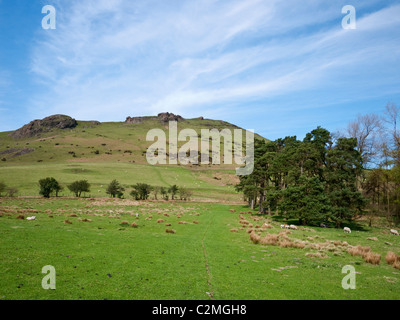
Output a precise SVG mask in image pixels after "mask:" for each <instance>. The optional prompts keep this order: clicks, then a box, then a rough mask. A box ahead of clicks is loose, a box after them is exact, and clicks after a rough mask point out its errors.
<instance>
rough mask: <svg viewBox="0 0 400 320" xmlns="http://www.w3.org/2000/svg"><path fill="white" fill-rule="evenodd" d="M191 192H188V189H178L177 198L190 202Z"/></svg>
mask: <svg viewBox="0 0 400 320" xmlns="http://www.w3.org/2000/svg"><path fill="white" fill-rule="evenodd" d="M192 195H193V192H192V191H190V190H189V189H186V188H182V187H181V188H179V198H180V199H181V200H185V201H186V200H190V198H191V197H192Z"/></svg>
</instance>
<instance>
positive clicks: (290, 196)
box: [237, 104, 400, 226]
mask: <svg viewBox="0 0 400 320" xmlns="http://www.w3.org/2000/svg"><path fill="white" fill-rule="evenodd" d="M399 123H400V108H398V107H397V106H396V105H394V104H388V105H386V107H385V110H384V112H383V113H382V114H381V115H379V114H366V115H358V116H357V119H356V120H355V121H352V122H350V123H349V124H348V126H347V128H345V129H343V130H341V131H337V132H334V133H330V132H329V131H327V130H325V129H323V128H320V127H318V128H317V129H315V130H313V131H312V132H310V133H308V134H307V135H306V137H305V138H304V140H302V141H299V140H297V138H296V137H286V138H284V139H277V140H276V141H272V142H261V141H256V142H255V169H254V172H253V174H252V175H250V176H243V177H240V183H239V185H238V186H237V190H239V191H242V192H243V194H244V196H245V198H246V199H247V201H248V202H249V205H250V206H251V207H252V208H255V207H258V210H259V212H260V213H266V212H268V213H271V212H272V211H274V210H276V211H277V212H278V213H280V214H282V215H284V216H285V217H288V218H298V219H299V221H300V222H301V223H303V224H309V223H313V222H314V221H317V222H332V223H334V224H335V225H336V226H340V225H341V224H343V223H344V222H350V221H351V220H352V219H353V218H354V217H355V216H357V215H358V214H360V213H364V214H367V216H368V217H369V218H370V225H371V224H372V221H373V220H374V217H376V216H386V217H387V219H388V221H389V223H390V224H393V223H394V224H395V223H399V222H400V130H399V128H398V124H399Z"/></svg>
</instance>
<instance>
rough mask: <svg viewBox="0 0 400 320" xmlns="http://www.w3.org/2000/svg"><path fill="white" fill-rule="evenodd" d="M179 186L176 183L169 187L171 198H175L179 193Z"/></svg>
mask: <svg viewBox="0 0 400 320" xmlns="http://www.w3.org/2000/svg"><path fill="white" fill-rule="evenodd" d="M178 191H179V188H178V186H177V185H176V184H174V185H173V186H171V187H169V189H168V192H169V193H170V194H171V199H172V200H175V196H176V194H177V193H178Z"/></svg>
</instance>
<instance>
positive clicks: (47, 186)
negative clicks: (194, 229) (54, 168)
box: [39, 178, 192, 200]
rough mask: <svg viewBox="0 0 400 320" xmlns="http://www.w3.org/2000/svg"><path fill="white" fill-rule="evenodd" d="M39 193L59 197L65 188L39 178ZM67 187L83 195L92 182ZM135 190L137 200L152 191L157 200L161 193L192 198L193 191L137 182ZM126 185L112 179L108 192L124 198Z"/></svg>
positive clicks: (113, 196) (50, 180)
mask: <svg viewBox="0 0 400 320" xmlns="http://www.w3.org/2000/svg"><path fill="white" fill-rule="evenodd" d="M39 188H40V189H39V194H40V195H42V196H43V197H45V198H49V197H50V196H52V195H55V196H56V197H58V195H59V193H60V192H61V191H62V190H63V189H64V188H63V187H62V186H61V185H60V183H59V182H58V181H57V180H56V179H54V178H45V179H41V180H39ZM67 188H68V189H69V190H70V191H71V192H72V193H73V194H74V195H75V196H76V197H81V195H82V193H87V192H90V183H89V182H88V181H87V180H79V181H75V182H73V183H71V184H69V185H67ZM132 188H133V190H132V191H131V192H130V195H131V196H132V197H133V198H135V199H136V200H147V199H148V198H149V196H150V194H151V193H153V196H154V199H155V200H157V199H158V198H157V197H158V195H159V194H161V196H162V199H164V200H168V199H169V197H170V196H171V199H172V200H175V199H176V198H177V196H179V199H180V200H190V198H191V196H192V192H191V191H190V190H188V189H186V188H183V187H178V186H177V185H173V186H171V187H169V188H166V187H159V186H151V185H149V184H146V183H137V184H135V185H133V186H132ZM124 191H125V187H123V186H122V185H121V184H120V183H119V182H118V181H117V180H113V181H111V182H110V183H109V184H108V186H107V188H106V193H107V194H109V195H110V196H111V197H112V198H123V196H124Z"/></svg>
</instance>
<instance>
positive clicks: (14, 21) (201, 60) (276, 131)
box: [0, 0, 400, 140]
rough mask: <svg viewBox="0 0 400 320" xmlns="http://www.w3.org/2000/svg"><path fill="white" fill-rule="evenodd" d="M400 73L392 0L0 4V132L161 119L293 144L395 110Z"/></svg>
mask: <svg viewBox="0 0 400 320" xmlns="http://www.w3.org/2000/svg"><path fill="white" fill-rule="evenodd" d="M45 5H51V6H53V7H54V8H55V10H56V15H55V19H56V20H55V21H56V29H43V28H42V20H43V18H45V17H46V13H42V8H43V6H45ZM346 5H352V6H353V7H354V8H355V12H356V16H355V17H356V28H355V29H345V28H343V24H342V20H343V18H345V17H346V16H347V12H345V13H342V8H343V7H344V6H346ZM399 71H400V3H399V2H398V1H391V0H388V1H376V0H345V1H337V0H332V1H326V0H305V1H298V0H296V1H294V0H241V1H238V0H224V1H218V0H196V1H192V0H179V1H178V0H168V1H166V0H134V1H133V0H79V1H77V0H43V1H42V0H0V131H11V130H15V129H18V128H20V127H21V126H23V125H24V124H26V123H28V122H30V121H32V120H34V119H42V118H44V117H46V116H49V115H53V114H67V115H69V116H71V117H73V118H75V119H77V120H98V121H124V120H125V118H126V117H127V116H148V115H157V114H158V113H160V112H173V113H175V114H179V115H181V116H183V117H184V118H195V117H200V116H203V117H205V118H210V119H218V120H224V121H228V122H231V123H233V124H236V125H238V126H240V127H242V128H245V129H253V130H254V131H255V132H256V133H258V134H261V135H262V136H264V137H266V138H268V139H271V140H274V139H277V138H284V137H286V136H297V137H298V138H299V139H302V138H304V136H305V134H306V133H307V132H310V131H312V130H313V129H315V128H316V127H317V126H322V127H324V128H326V129H328V130H330V131H332V132H333V131H336V130H341V129H344V128H345V127H346V126H347V124H348V123H349V122H351V121H353V120H354V119H355V118H356V117H357V115H358V114H367V113H379V114H382V113H383V110H384V108H385V106H386V104H388V103H395V104H397V105H398V106H400V73H399Z"/></svg>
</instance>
